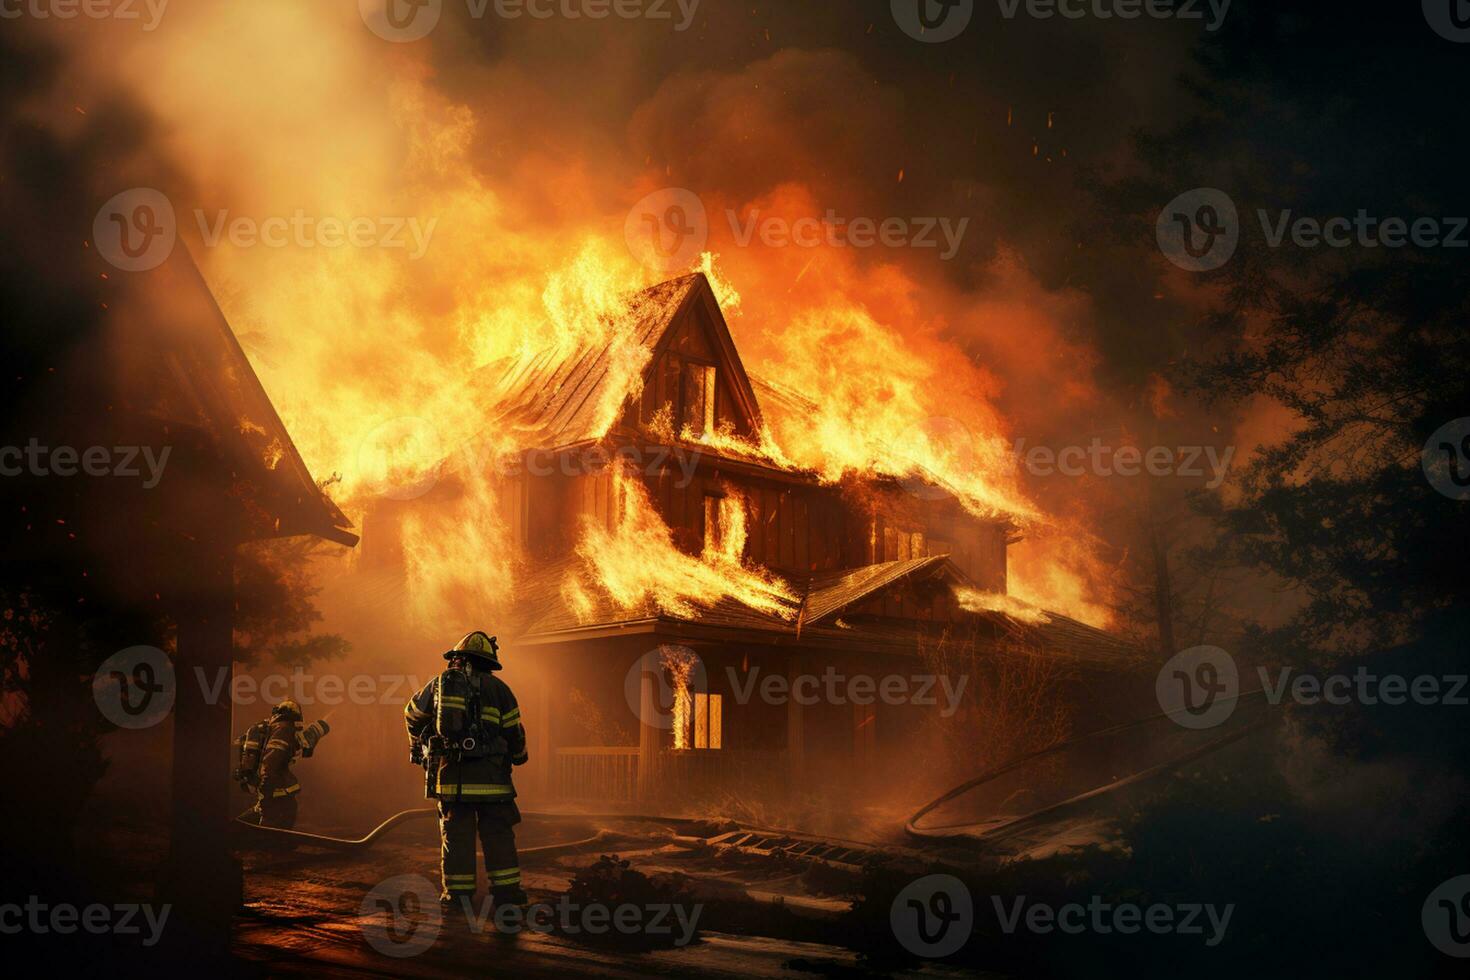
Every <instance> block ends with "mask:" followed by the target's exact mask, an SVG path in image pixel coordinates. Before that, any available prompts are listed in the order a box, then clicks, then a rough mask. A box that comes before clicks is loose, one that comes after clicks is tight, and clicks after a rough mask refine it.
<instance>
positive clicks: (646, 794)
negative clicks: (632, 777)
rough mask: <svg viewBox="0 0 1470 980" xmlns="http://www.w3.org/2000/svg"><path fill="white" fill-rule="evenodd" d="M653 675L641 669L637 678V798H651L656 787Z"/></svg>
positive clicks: (656, 704) (656, 709)
mask: <svg viewBox="0 0 1470 980" xmlns="http://www.w3.org/2000/svg"><path fill="white" fill-rule="evenodd" d="M654 682H655V679H654V676H653V674H651V673H650V672H648V671H646V670H645V671H643V672H642V674H641V675H640V676H639V678H638V799H639V801H640V802H646V801H649V800H652V799H653V798H654V796H655V795H656V793H657V788H658V749H659V742H660V741H661V739H660V738H659V735H660V730H659V729H658V728H657V727H655V725H654V724H653V723H654V721H655V719H657V718H658V700H657V697H656V688H655V686H654Z"/></svg>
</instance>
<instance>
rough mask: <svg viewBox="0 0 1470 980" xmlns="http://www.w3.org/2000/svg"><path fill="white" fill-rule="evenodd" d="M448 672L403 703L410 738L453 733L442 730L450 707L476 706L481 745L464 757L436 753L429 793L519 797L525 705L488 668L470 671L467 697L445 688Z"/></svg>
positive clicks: (462, 798)
mask: <svg viewBox="0 0 1470 980" xmlns="http://www.w3.org/2000/svg"><path fill="white" fill-rule="evenodd" d="M443 681H444V675H443V674H440V675H439V676H438V677H435V678H434V679H433V680H431V681H429V683H427V684H425V685H424V686H423V687H422V688H420V689H419V691H418V693H417V694H415V695H414V696H413V697H412V698H410V699H409V701H408V704H406V705H404V707H403V720H404V723H405V725H406V726H407V728H408V736H409V738H411V739H414V740H416V741H427V740H428V738H429V737H430V736H432V735H443V734H447V733H444V732H440V731H439V730H438V719H440V718H441V717H442V716H443V715H442V712H443V709H444V708H445V707H446V706H448V707H450V708H457V709H459V710H462V711H463V710H469V709H473V711H474V712H475V713H474V714H473V716H472V717H471V718H470V719H469V721H470V723H471V725H472V726H473V727H475V728H477V729H478V731H476V732H475V735H476V741H477V742H478V743H480V748H479V750H478V751H477V752H474V753H463V754H461V756H460V757H459V758H454V757H453V756H450V757H438V758H436V757H430V758H429V759H428V760H427V761H426V762H425V766H426V767H427V770H428V772H427V780H426V785H425V790H424V795H425V796H426V797H427V798H428V799H431V800H434V799H437V800H448V801H451V802H463V803H498V802H502V801H509V800H513V799H515V795H516V791H515V786H514V785H513V783H512V781H511V767H512V766H519V765H524V764H525V762H526V760H527V759H528V758H529V756H528V755H527V754H526V729H525V726H524V725H522V724H521V709H520V706H519V705H517V704H516V696H515V695H514V694H513V693H511V690H510V686H509V685H508V684H506V683H505V681H503V680H501V679H500V678H499V677H496V676H495V675H494V674H492V673H491V672H490V671H488V670H475V671H473V672H471V673H469V681H470V687H471V695H470V697H469V698H468V699H467V702H468V703H461V702H462V701H464V700H465V699H461V698H458V697H456V696H455V695H449V696H448V699H447V701H446V698H445V696H444V695H443V694H442V692H441V687H442V685H443Z"/></svg>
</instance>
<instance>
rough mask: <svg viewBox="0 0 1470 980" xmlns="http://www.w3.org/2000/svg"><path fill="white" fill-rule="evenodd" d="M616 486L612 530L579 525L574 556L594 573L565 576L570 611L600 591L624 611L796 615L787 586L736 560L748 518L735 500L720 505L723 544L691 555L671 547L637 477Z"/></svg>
mask: <svg viewBox="0 0 1470 980" xmlns="http://www.w3.org/2000/svg"><path fill="white" fill-rule="evenodd" d="M613 489H614V497H615V499H616V501H617V505H618V506H617V519H616V521H615V527H614V528H613V529H612V530H608V529H606V528H605V527H603V526H602V525H601V524H599V523H597V522H596V521H592V520H587V521H586V522H585V523H584V525H583V530H582V537H581V542H580V543H579V544H578V545H577V553H578V555H579V556H580V557H581V558H582V559H583V561H584V562H585V563H586V566H587V568H588V569H590V570H591V575H592V581H591V582H588V581H587V580H586V579H584V578H583V577H582V573H579V572H572V573H569V575H570V578H571V582H570V583H569V584H567V585H565V586H564V588H563V595H564V596H568V597H571V599H572V600H573V608H574V609H575V608H578V606H580V607H581V608H583V609H585V610H588V611H590V610H591V608H592V606H591V604H590V603H582V602H577V601H576V600H577V598H578V597H585V596H586V595H587V593H588V590H589V589H600V590H601V591H602V592H604V593H606V594H607V595H608V596H609V597H610V598H611V600H612V601H613V603H614V604H615V605H616V606H617V607H618V608H620V609H622V610H624V611H628V610H634V609H639V608H643V607H645V606H652V607H653V608H655V609H657V610H659V611H660V612H664V613H668V614H670V615H675V616H683V617H693V616H696V615H697V614H698V607H700V606H703V607H709V606H712V605H714V604H715V603H717V602H718V601H720V600H721V599H727V598H728V599H735V600H738V601H739V602H741V603H743V604H745V605H746V606H749V607H751V608H752V609H758V610H760V611H762V612H765V613H769V614H771V615H773V616H779V617H780V618H782V619H787V620H789V619H794V618H795V616H796V611H797V604H798V602H799V599H798V598H797V596H796V594H795V593H794V592H793V591H792V590H791V588H790V586H788V585H787V584H786V583H785V582H784V581H782V580H781V579H780V578H778V577H776V576H775V575H773V574H771V573H770V572H768V571H766V570H765V569H762V568H758V567H756V566H754V565H751V564H748V563H746V562H744V561H743V560H742V558H741V555H740V552H741V550H743V548H744V540H745V516H744V502H743V501H742V500H740V498H739V497H737V496H734V495H731V496H728V497H726V503H725V505H723V506H722V507H721V512H720V520H721V524H722V527H723V528H724V530H723V532H722V534H721V536H720V538H721V540H720V546H719V547H713V548H709V549H706V550H705V551H704V552H703V553H702V554H700V555H697V556H696V555H690V554H687V553H685V552H683V551H681V550H679V548H678V546H676V545H675V544H674V540H673V537H672V535H671V534H670V532H669V528H668V526H667V525H666V524H664V522H663V520H662V519H661V518H660V517H659V515H658V512H657V511H656V510H654V508H653V504H652V503H651V502H650V501H649V499H648V492H647V490H645V489H644V486H643V481H642V480H641V479H639V478H638V476H637V475H636V474H634V473H628V472H618V473H615V474H614V475H613Z"/></svg>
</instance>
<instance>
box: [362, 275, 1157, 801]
mask: <svg viewBox="0 0 1470 980" xmlns="http://www.w3.org/2000/svg"><path fill="white" fill-rule="evenodd" d="M622 335H623V336H624V340H623V342H622V343H620V344H611V345H605V346H596V345H594V346H588V347H583V348H581V349H578V350H576V351H573V352H571V353H570V354H568V353H566V352H544V353H542V354H539V355H534V356H527V357H523V358H519V359H517V360H515V361H513V362H505V363H500V364H496V365H493V366H492V367H491V368H488V369H487V371H486V377H487V379H490V380H488V381H487V386H488V387H489V389H490V392H491V393H490V398H489V401H490V403H491V404H493V405H494V406H495V408H494V409H493V412H492V414H491V416H490V418H489V420H488V424H487V430H488V431H490V432H492V433H493V437H494V439H495V440H496V443H497V447H498V448H497V453H496V455H495V459H496V462H495V463H494V464H493V465H490V464H488V462H487V457H485V456H484V454H481V458H480V459H479V465H478V466H467V465H465V464H464V462H463V461H462V460H461V461H459V462H455V463H451V464H449V465H447V466H446V468H445V469H444V471H443V472H442V473H441V474H440V475H439V478H438V481H437V483H436V485H435V486H434V487H433V489H432V491H431V492H428V493H425V494H423V495H422V496H415V499H412V500H405V501H392V500H386V501H381V502H380V503H379V505H377V506H376V507H375V509H374V510H373V512H372V513H371V514H370V515H369V516H368V517H367V518H366V520H365V523H364V547H365V549H366V550H365V555H364V557H365V558H367V559H371V561H370V562H369V564H372V563H376V564H378V565H380V566H381V565H383V564H385V563H387V564H393V563H401V558H402V549H401V546H400V545H399V544H397V542H398V539H399V535H397V534H395V528H397V527H400V526H401V525H402V524H403V522H405V521H410V520H413V519H414V515H415V514H417V513H420V512H422V511H423V510H425V509H426V508H427V509H432V508H435V507H439V506H443V505H444V503H445V501H448V500H452V499H453V498H454V497H456V496H457V495H464V494H467V493H483V492H485V488H486V487H487V486H489V487H491V488H492V490H493V494H494V498H495V506H496V512H497V514H498V519H499V520H500V521H501V522H502V524H503V535H502V536H503V537H504V538H505V540H506V542H507V543H508V547H509V548H510V549H511V553H512V555H513V565H514V569H513V573H512V574H510V575H508V576H507V578H508V579H510V580H513V581H514V583H515V586H514V591H513V593H509V594H508V596H506V597H496V596H486V597H485V603H486V604H485V606H484V608H483V609H482V610H479V611H477V613H476V615H478V616H482V617H483V620H481V619H477V621H476V623H474V624H469V625H481V623H482V622H483V621H487V620H490V619H491V618H492V616H494V615H496V614H497V613H499V614H500V618H499V620H498V621H497V622H495V623H494V625H493V626H492V627H491V628H493V629H496V630H498V632H499V633H500V635H501V638H502V641H503V646H504V648H505V649H506V650H507V651H508V654H509V655H508V658H507V660H508V663H509V664H510V665H511V666H510V668H509V669H510V674H509V675H508V676H509V678H510V679H511V681H512V683H513V684H515V685H516V688H517V690H518V692H520V695H521V700H522V703H523V705H525V707H526V713H525V717H526V718H527V725H528V730H529V735H530V738H531V756H532V763H531V766H530V769H531V771H530V772H529V773H527V774H526V775H527V777H529V778H519V777H518V781H520V782H522V783H527V784H529V785H530V788H531V790H532V792H538V793H541V794H543V795H544V796H550V797H553V798H563V799H566V798H577V797H580V798H593V799H603V800H605V799H623V800H634V799H640V800H641V799H647V798H649V797H651V796H654V795H659V794H670V793H672V794H681V793H712V794H719V793H731V794H733V793H749V792H754V791H757V790H758V791H760V792H762V793H765V792H771V793H782V792H787V791H792V790H801V789H818V788H821V787H824V786H828V785H832V786H840V787H841V788H842V789H844V790H845V791H846V792H849V793H855V794H860V793H862V792H864V788H865V787H869V786H877V785H881V784H883V783H884V782H885V781H888V780H890V779H891V777H892V774H893V773H894V772H902V771H904V770H905V769H912V764H913V759H914V758H915V746H916V744H917V743H916V741H915V739H916V737H917V735H918V733H919V732H921V731H922V729H923V728H924V727H925V726H926V725H927V724H929V722H930V721H932V719H933V718H934V717H935V716H936V715H940V714H943V715H944V716H945V717H946V718H947V717H949V716H950V715H952V714H954V712H955V711H957V710H959V707H960V706H959V704H957V703H955V702H962V701H964V700H965V699H967V698H974V697H975V696H976V695H977V691H976V689H975V688H974V687H971V688H969V690H966V689H965V688H966V683H965V680H964V679H962V677H961V676H960V672H958V671H955V670H949V671H937V670H936V664H939V663H941V661H942V660H943V652H944V651H945V649H946V644H953V643H954V641H955V638H956V637H958V636H963V637H964V638H965V640H966V643H967V644H969V649H970V650H971V651H972V652H973V650H974V649H976V648H977V647H976V645H977V644H978V649H980V651H981V652H982V654H983V653H984V651H986V650H992V649H999V648H1000V647H1001V646H1003V645H1007V644H1010V645H1017V644H1019V645H1023V646H1027V647H1029V648H1031V649H1033V650H1038V651H1045V652H1046V653H1047V654H1049V655H1051V656H1054V657H1056V658H1059V659H1065V660H1066V661H1067V662H1068V663H1069V664H1073V665H1076V666H1077V667H1078V669H1079V670H1081V671H1082V672H1083V674H1084V675H1086V676H1089V677H1094V678H1096V677H1100V676H1103V675H1107V674H1111V673H1116V668H1118V667H1120V666H1123V665H1126V664H1128V663H1130V662H1131V661H1132V659H1133V656H1134V655H1133V651H1132V650H1131V648H1130V647H1129V646H1127V645H1126V644H1124V643H1122V642H1121V641H1119V640H1117V639H1116V638H1114V637H1112V636H1110V635H1108V634H1106V633H1104V632H1101V631H1099V630H1096V629H1093V628H1091V627H1088V626H1085V625H1083V624H1082V623H1079V622H1076V621H1073V620H1070V619H1067V618H1066V617H1062V616H1057V615H1054V614H1046V613H1043V612H1041V611H1039V610H1030V609H1025V610H1022V609H1021V608H1020V606H1019V604H1017V603H1014V602H1013V601H1010V600H1007V598H1006V595H1005V593H1006V552H1007V548H1008V546H1009V545H1010V544H1012V543H1013V542H1014V541H1015V540H1016V534H1017V526H1016V524H1015V523H1014V522H1012V521H1011V520H1010V519H1009V518H1007V517H1006V516H1004V515H1000V514H997V515H995V516H991V517H985V516H977V514H976V513H975V510H974V509H973V508H967V507H966V506H964V504H963V502H962V501H961V500H960V499H959V497H958V496H957V495H956V494H954V493H952V492H949V491H947V490H946V489H945V487H944V486H943V485H942V484H941V482H940V481H938V480H932V479H928V478H926V477H925V476H924V474H923V471H922V470H920V469H919V468H918V467H914V468H912V469H911V470H910V471H909V472H908V473H907V474H906V475H902V474H900V475H892V474H890V475H885V474H883V473H879V472H872V473H867V474H862V475H853V474H848V475H847V476H845V477H843V478H841V479H838V480H835V481H834V480H832V479H830V478H827V479H824V478H823V477H821V476H819V475H818V474H817V473H814V472H812V471H810V470H808V469H804V468H802V467H800V466H797V465H794V464H792V463H790V462H788V461H786V460H785V459H784V457H783V456H782V454H781V451H780V449H779V448H778V447H776V446H775V445H773V444H772V442H771V440H770V439H769V437H768V429H767V427H766V424H765V420H764V419H763V415H762V411H763V408H764V409H766V410H767V411H779V412H784V413H800V412H803V411H807V410H809V408H810V404H809V403H808V402H806V401H805V399H804V397H803V396H802V395H799V394H796V393H793V392H790V391H786V390H784V389H781V388H778V387H777V386H775V385H772V384H766V383H762V382H759V381H757V380H755V379H753V378H752V377H751V376H750V375H749V374H748V373H747V372H746V369H745V367H744V366H743V364H742V363H741V358H740V354H739V352H738V351H737V350H736V347H735V343H734V341H733V339H732V337H731V334H730V330H729V328H728V326H727V324H726V321H725V317H724V315H723V313H722V311H721V308H720V304H719V302H718V301H717V298H716V295H715V292H714V290H713V289H712V287H711V284H710V282H709V281H708V280H707V278H706V277H705V276H704V275H703V274H699V273H696V274H693V275H688V276H684V277H681V278H677V279H673V280H670V281H668V282H664V283H661V284H659V285H656V286H653V287H651V288H650V289H647V290H645V291H644V292H642V293H640V294H638V295H637V296H636V297H634V298H633V300H632V301H631V305H630V308H629V317H628V320H627V321H626V323H625V324H624V329H623V330H622ZM500 598H513V601H510V602H508V603H506V604H505V605H504V606H503V607H501V608H496V607H494V606H492V605H491V603H494V602H496V601H497V599H500ZM1004 609H1009V612H1007V611H1002V610H1004ZM466 628H468V625H467V626H466ZM456 629H458V625H456V627H455V628H454V629H449V630H447V631H446V635H447V634H448V633H452V632H455V630H456ZM936 654H938V655H939V656H938V658H937V659H936ZM528 665H530V666H531V671H530V673H529V676H528V672H527V667H528ZM952 666H953V665H952ZM946 712H947V713H946Z"/></svg>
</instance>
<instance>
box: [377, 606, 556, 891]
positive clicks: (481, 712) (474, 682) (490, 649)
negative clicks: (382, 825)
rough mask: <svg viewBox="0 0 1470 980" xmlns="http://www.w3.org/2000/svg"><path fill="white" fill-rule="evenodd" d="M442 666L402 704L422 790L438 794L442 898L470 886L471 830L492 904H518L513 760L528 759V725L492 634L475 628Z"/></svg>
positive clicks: (472, 871) (433, 795) (472, 866)
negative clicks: (502, 674) (504, 675)
mask: <svg viewBox="0 0 1470 980" xmlns="http://www.w3.org/2000/svg"><path fill="white" fill-rule="evenodd" d="M444 659H445V660H447V661H449V666H448V668H447V669H446V670H445V671H444V672H443V673H442V674H440V675H439V676H438V677H436V678H434V679H433V680H431V681H430V682H429V683H427V684H425V685H424V687H423V689H422V690H420V691H419V692H418V693H417V694H415V695H414V696H413V698H412V699H410V700H409V702H408V704H407V705H405V706H404V709H403V714H404V720H405V722H406V723H407V726H408V735H409V743H410V748H409V758H410V760H411V761H413V762H415V763H419V764H421V765H423V767H424V773H425V792H424V795H425V796H426V797H428V798H429V799H436V800H438V801H439V836H440V874H441V875H442V877H443V891H442V893H441V894H440V901H441V902H444V903H446V904H447V903H450V902H453V901H455V900H456V899H470V898H473V897H474V893H475V877H476V872H475V836H476V832H477V831H478V834H479V838H480V846H481V848H482V849H483V850H484V852H485V870H486V871H487V872H488V873H489V881H490V895H491V898H492V899H493V901H494V902H495V904H497V905H524V904H525V902H526V894H525V892H524V891H522V890H521V868H520V862H519V859H518V858H517V857H516V838H515V825H516V824H518V823H520V822H521V813H520V810H518V809H517V808H516V803H515V796H516V791H515V787H514V786H513V785H512V783H511V767H512V766H519V765H524V764H525V762H526V758H527V756H526V729H525V727H524V726H523V725H522V724H521V709H520V708H519V707H517V705H516V697H515V695H514V694H512V693H511V690H510V687H509V686H508V685H507V684H506V683H505V682H504V681H502V680H501V679H500V678H499V677H496V676H495V675H494V673H492V672H493V671H497V670H500V669H501V667H500V656H499V647H498V645H497V643H496V641H495V637H493V636H488V635H486V634H485V633H483V632H481V631H479V630H476V631H475V632H473V633H470V634H468V635H466V636H465V637H464V638H463V639H462V640H460V641H459V642H458V643H456V644H455V645H454V649H453V650H450V651H448V652H447V653H445V654H444Z"/></svg>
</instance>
